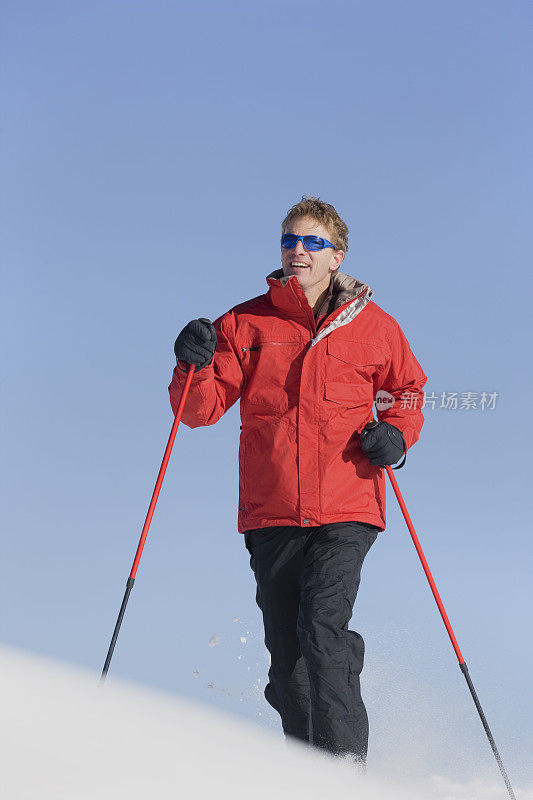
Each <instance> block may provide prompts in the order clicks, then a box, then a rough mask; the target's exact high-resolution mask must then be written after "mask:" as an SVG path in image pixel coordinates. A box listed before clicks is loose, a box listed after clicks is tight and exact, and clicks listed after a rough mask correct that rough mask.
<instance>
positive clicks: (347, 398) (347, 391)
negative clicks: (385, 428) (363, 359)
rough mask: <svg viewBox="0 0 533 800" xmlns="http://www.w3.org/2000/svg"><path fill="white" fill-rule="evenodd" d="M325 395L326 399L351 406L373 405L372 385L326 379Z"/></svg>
mask: <svg viewBox="0 0 533 800" xmlns="http://www.w3.org/2000/svg"><path fill="white" fill-rule="evenodd" d="M324 397H325V399H326V400H332V401H333V402H334V403H341V404H342V405H343V406H349V407H355V406H366V405H368V406H370V407H372V402H373V397H372V388H371V387H370V386H357V384H352V383H338V382H337V381H326V383H325V387H324Z"/></svg>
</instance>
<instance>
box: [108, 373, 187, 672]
mask: <svg viewBox="0 0 533 800" xmlns="http://www.w3.org/2000/svg"><path fill="white" fill-rule="evenodd" d="M193 375H194V364H191V365H190V366H189V371H188V373H187V379H186V381H185V386H184V387H183V392H182V393H181V398H180V402H179V405H178V410H177V411H176V416H175V417H174V423H173V425H172V430H171V431H170V436H169V437H168V442H167V446H166V449H165V455H164V456H163V461H162V462H161V467H160V468H159V474H158V476H157V480H156V482H155V488H154V492H153V494H152V499H151V501H150V505H149V507H148V513H147V515H146V519H145V521H144V526H143V529H142V533H141V538H140V540H139V544H138V545H137V552H136V553H135V558H134V559H133V566H132V568H131V572H130V575H129V578H128V580H127V581H126V591H125V593H124V598H123V600H122V605H121V606H120V611H119V614H118V619H117V622H116V625H115V630H114V631H113V636H112V638H111V644H110V645H109V650H108V651H107V658H106V660H105V664H104V668H103V670H102V675H101V677H100V682H101V683H103V682H104V681H105V679H106V675H107V672H108V670H109V665H110V664H111V659H112V657H113V651H114V649H115V644H116V642H117V637H118V633H119V631H120V626H121V625H122V619H123V617H124V612H125V611H126V606H127V604H128V600H129V597H130V594H131V590H132V589H133V584H134V582H135V576H136V574H137V568H138V566H139V561H140V560H141V556H142V552H143V548H144V543H145V542H146V537H147V536H148V530H149V528H150V523H151V522H152V517H153V516H154V511H155V506H156V503H157V498H158V497H159V492H160V490H161V484H162V483H163V478H164V477H165V472H166V469H167V464H168V462H169V459H170V454H171V452H172V446H173V444H174V439H175V438H176V433H177V432H178V425H179V424H180V421H181V415H182V414H183V409H184V407H185V401H186V399H187V395H188V394H189V387H190V385H191V381H192V376H193Z"/></svg>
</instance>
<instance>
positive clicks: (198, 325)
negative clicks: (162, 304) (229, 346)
mask: <svg viewBox="0 0 533 800" xmlns="http://www.w3.org/2000/svg"><path fill="white" fill-rule="evenodd" d="M216 347H217V334H216V331H215V329H214V327H213V325H212V324H211V323H210V322H209V320H208V319H204V318H203V317H200V319H193V320H192V321H191V322H189V323H188V324H187V325H186V326H185V327H184V329H183V330H182V331H181V333H180V334H179V336H178V338H177V339H176V341H175V342H174V353H175V354H176V358H177V359H179V361H184V362H185V363H186V364H194V366H195V367H196V369H195V370H194V371H195V372H198V370H199V369H203V367H207V365H208V364H210V363H211V361H212V360H213V354H214V352H215V350H216Z"/></svg>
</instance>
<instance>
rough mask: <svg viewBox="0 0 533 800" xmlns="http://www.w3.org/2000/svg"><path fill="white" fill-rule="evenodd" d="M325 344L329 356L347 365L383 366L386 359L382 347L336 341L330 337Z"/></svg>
mask: <svg viewBox="0 0 533 800" xmlns="http://www.w3.org/2000/svg"><path fill="white" fill-rule="evenodd" d="M327 342H328V353H329V355H332V356H335V358H339V359H340V360H341V361H345V362H346V363H347V364H356V365H357V366H365V365H369V364H384V363H385V361H386V358H387V356H386V352H385V349H384V348H383V347H380V346H379V345H374V344H370V343H369V342H354V341H349V340H346V339H336V338H335V337H333V336H331V335H330V336H328V337H327Z"/></svg>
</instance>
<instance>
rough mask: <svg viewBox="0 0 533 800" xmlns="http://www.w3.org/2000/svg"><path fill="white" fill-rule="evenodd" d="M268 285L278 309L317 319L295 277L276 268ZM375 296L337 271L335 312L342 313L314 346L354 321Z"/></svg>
mask: <svg viewBox="0 0 533 800" xmlns="http://www.w3.org/2000/svg"><path fill="white" fill-rule="evenodd" d="M267 283H268V285H269V287H270V288H269V290H268V296H269V298H270V301H271V302H272V304H273V305H274V306H276V307H277V308H280V309H282V310H283V311H285V312H286V313H287V314H288V315H289V316H291V315H293V316H301V315H305V317H306V318H312V317H313V312H312V310H311V306H310V305H309V303H308V302H307V298H306V296H305V294H304V293H303V290H302V287H301V286H300V283H299V281H298V278H297V277H296V276H295V275H290V276H286V275H284V274H283V270H282V269H276V270H274V272H271V273H270V275H267ZM373 294H374V292H373V291H372V289H371V288H370V286H369V285H368V284H367V283H363V282H362V281H358V280H357V279H356V278H352V276H351V275H345V274H344V273H343V272H335V273H334V275H333V295H334V296H335V311H339V313H338V314H337V315H336V316H335V317H334V319H332V320H331V322H329V323H328V325H326V326H324V327H323V328H321V329H320V331H319V332H318V333H317V335H316V336H315V338H314V339H313V340H312V342H311V344H312V345H313V344H316V343H317V342H319V341H320V339H323V338H324V336H327V335H328V333H331V331H332V330H335V328H339V327H341V326H342V325H347V324H348V323H349V322H351V321H352V320H353V319H354V318H355V317H356V316H357V314H359V313H360V312H361V311H362V310H363V308H364V307H365V306H366V304H367V303H368V302H369V300H370V299H371V297H372V295H373ZM341 306H342V307H343V308H342V310H341ZM335 311H334V312H333V313H335Z"/></svg>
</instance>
